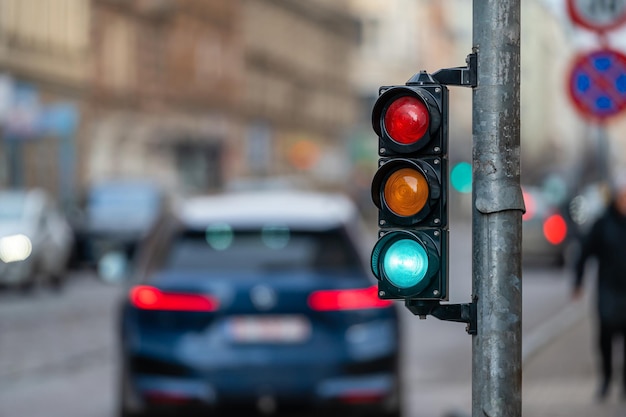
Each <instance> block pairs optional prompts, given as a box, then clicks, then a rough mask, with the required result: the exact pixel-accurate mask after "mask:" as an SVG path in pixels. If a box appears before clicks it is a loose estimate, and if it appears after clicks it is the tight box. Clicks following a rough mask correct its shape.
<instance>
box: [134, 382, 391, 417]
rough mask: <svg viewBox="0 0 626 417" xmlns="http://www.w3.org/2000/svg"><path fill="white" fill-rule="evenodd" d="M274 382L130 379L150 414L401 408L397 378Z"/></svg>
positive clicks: (137, 395)
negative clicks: (227, 384) (228, 385)
mask: <svg viewBox="0 0 626 417" xmlns="http://www.w3.org/2000/svg"><path fill="white" fill-rule="evenodd" d="M269 380H270V381H268V383H265V384H259V385H258V386H257V387H256V389H255V390H248V389H246V388H247V387H246V386H245V384H244V386H240V387H239V388H238V389H231V390H224V389H223V388H219V387H216V386H215V385H214V384H213V383H212V382H211V381H208V380H205V379H202V378H174V377H157V376H153V375H149V376H146V375H137V376H135V377H134V378H132V379H131V381H132V386H133V387H134V390H135V395H136V397H137V398H139V399H140V403H142V404H143V408H145V409H146V410H151V411H158V410H162V411H166V410H168V409H171V410H174V409H180V408H182V407H189V408H196V407H199V408H220V409H222V408H223V409H228V408H246V409H256V410H257V411H261V412H272V411H275V410H276V409H283V408H285V409H288V408H294V407H298V408H332V409H342V408H351V409H362V410H369V411H375V410H377V411H381V410H389V409H393V408H394V407H397V402H398V396H397V392H398V389H399V387H398V385H397V378H396V376H395V375H394V374H373V375H362V376H358V377H350V376H344V377H334V378H328V379H325V380H321V381H318V382H316V383H315V384H314V385H313V387H312V389H309V387H305V386H303V384H299V383H297V381H293V383H292V384H291V385H286V384H283V385H280V386H279V385H276V384H273V383H271V378H269Z"/></svg>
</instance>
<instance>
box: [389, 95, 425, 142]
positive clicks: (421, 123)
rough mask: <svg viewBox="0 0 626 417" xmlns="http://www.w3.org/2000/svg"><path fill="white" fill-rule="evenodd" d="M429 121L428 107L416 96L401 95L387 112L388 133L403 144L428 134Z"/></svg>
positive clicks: (415, 140)
mask: <svg viewBox="0 0 626 417" xmlns="http://www.w3.org/2000/svg"><path fill="white" fill-rule="evenodd" d="M429 123H430V115H429V114H428V108H427V107H426V104H424V102H423V101H422V100H420V99H418V98H416V97H411V96H404V97H400V98H398V99H396V100H395V101H394V102H393V103H391V104H390V105H389V107H388V108H387V111H386V112H385V129H386V130H387V133H388V134H389V136H391V138H392V139H393V140H394V141H396V142H398V143H401V144H403V145H411V144H413V143H416V142H417V141H419V140H420V139H421V138H422V137H423V136H424V135H425V134H426V131H427V130H428V126H429Z"/></svg>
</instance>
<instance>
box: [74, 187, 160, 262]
mask: <svg viewBox="0 0 626 417" xmlns="http://www.w3.org/2000/svg"><path fill="white" fill-rule="evenodd" d="M168 204H169V200H168V196H167V194H166V192H165V191H164V190H163V189H162V188H161V187H160V186H159V185H158V184H156V183H154V182H152V181H148V180H127V179H122V180H108V181H103V182H99V183H96V184H93V185H92V186H90V187H89V188H88V189H87V192H86V193H85V198H84V204H83V207H82V208H81V212H82V215H81V217H80V219H79V220H78V221H77V222H76V224H75V230H76V236H77V245H76V247H77V254H78V255H77V257H78V259H77V263H79V264H84V265H87V266H90V267H95V266H96V265H97V264H98V261H99V260H100V258H101V257H103V256H105V255H107V254H110V253H117V252H121V253H123V254H124V255H125V256H127V257H129V258H132V257H133V256H134V253H135V250H136V248H137V245H138V244H139V242H140V241H141V239H143V238H144V237H145V235H146V234H147V232H148V230H149V229H150V227H152V224H153V223H154V222H155V221H156V219H157V218H158V216H159V215H160V213H162V212H163V210H165V208H166V206H167V205H168Z"/></svg>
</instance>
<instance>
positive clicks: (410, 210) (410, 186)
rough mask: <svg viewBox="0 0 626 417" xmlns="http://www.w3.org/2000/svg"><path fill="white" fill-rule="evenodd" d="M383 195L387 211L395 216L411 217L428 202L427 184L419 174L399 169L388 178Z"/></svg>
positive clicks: (424, 178) (413, 170)
mask: <svg viewBox="0 0 626 417" xmlns="http://www.w3.org/2000/svg"><path fill="white" fill-rule="evenodd" d="M383 193H384V197H385V203H386V204H387V207H389V210H391V211H392V212H393V213H395V214H396V215H397V216H404V217H407V216H413V215H415V214H417V213H419V212H420V211H421V210H422V209H423V208H424V206H425V205H426V202H427V201H428V194H429V190H428V182H427V181H426V177H424V175H423V174H422V173H421V172H419V171H417V170H415V169H411V168H401V169H399V170H397V171H395V172H393V173H392V174H391V175H390V176H389V178H388V179H387V181H386V182H385V188H384V191H383Z"/></svg>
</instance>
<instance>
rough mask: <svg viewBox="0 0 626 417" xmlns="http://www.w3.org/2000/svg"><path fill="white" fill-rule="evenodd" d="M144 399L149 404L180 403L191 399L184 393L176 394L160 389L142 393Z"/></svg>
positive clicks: (191, 399)
mask: <svg viewBox="0 0 626 417" xmlns="http://www.w3.org/2000/svg"><path fill="white" fill-rule="evenodd" d="M144 397H145V399H146V401H148V402H149V403H150V404H170V405H180V404H186V403H189V402H191V401H193V398H192V397H189V396H187V395H184V394H177V393H172V392H161V391H149V392H146V393H145V394H144Z"/></svg>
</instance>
